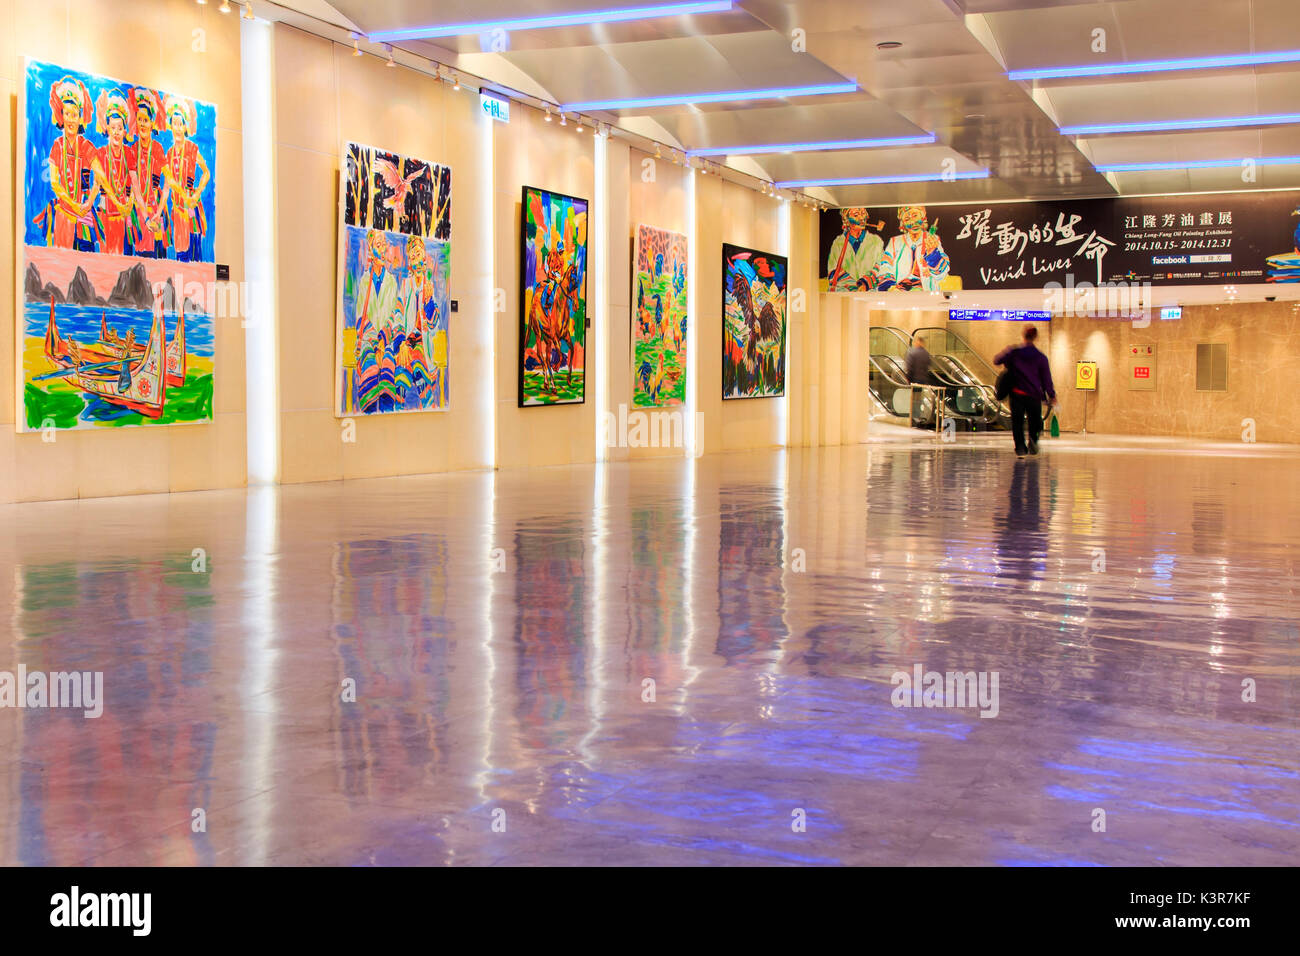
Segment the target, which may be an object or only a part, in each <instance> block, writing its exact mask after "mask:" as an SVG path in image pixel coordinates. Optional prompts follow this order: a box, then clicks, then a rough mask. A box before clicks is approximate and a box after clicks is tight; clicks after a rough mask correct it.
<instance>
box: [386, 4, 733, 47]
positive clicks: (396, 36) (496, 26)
mask: <svg viewBox="0 0 1300 956" xmlns="http://www.w3.org/2000/svg"><path fill="white" fill-rule="evenodd" d="M732 7H733V0H698V2H691V3H661V4H658V5H656V6H642V7H621V8H617V9H613V10H583V11H581V12H579V13H557V14H553V15H551V16H546V17H520V18H518V19H515V20H484V21H481V22H479V23H444V24H435V25H433V26H427V27H411V28H409V29H404V30H378V31H376V32H374V33H368V34H366V35H367V36H368V37H369V38H370V39H371V40H372V41H374V42H375V43H381V42H385V43H391V42H393V41H394V40H426V39H433V38H436V37H456V36H470V35H472V34H476V33H491V32H492V31H493V30H543V29H545V28H547V27H572V26H584V25H586V24H588V23H619V22H624V21H628V20H650V19H654V18H656V17H677V16H686V15H688V14H693V13H726V12H728V11H730V10H731V9H732Z"/></svg>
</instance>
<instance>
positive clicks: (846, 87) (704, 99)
mask: <svg viewBox="0 0 1300 956" xmlns="http://www.w3.org/2000/svg"><path fill="white" fill-rule="evenodd" d="M857 88H858V84H856V83H854V82H853V81H851V80H845V81H844V82H841V83H819V84H817V85H815V86H783V87H777V88H776V89H770V90H728V91H723V92H718V93H683V94H678V95H674V96H644V97H639V98H634V99H627V100H589V101H587V102H585V103H564V104H561V106H560V109H563V110H570V111H572V110H582V111H583V112H586V111H588V110H632V109H638V108H641V107H645V108H650V107H655V106H682V105H685V104H689V103H737V102H743V101H746V100H777V99H784V98H785V97H787V96H826V95H828V94H830V93H853V92H855V91H856V90H857Z"/></svg>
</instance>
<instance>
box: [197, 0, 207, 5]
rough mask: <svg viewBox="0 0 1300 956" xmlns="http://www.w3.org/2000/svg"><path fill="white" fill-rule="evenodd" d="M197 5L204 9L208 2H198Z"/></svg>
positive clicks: (202, 0) (203, 0)
mask: <svg viewBox="0 0 1300 956" xmlns="http://www.w3.org/2000/svg"><path fill="white" fill-rule="evenodd" d="M198 4H199V6H201V7H206V6H207V5H208V0H198Z"/></svg>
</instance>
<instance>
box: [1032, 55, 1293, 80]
mask: <svg viewBox="0 0 1300 956" xmlns="http://www.w3.org/2000/svg"><path fill="white" fill-rule="evenodd" d="M1296 62H1300V50H1277V51H1274V52H1272V53H1240V54H1234V55H1232V56H1201V57H1192V58H1190V59H1186V60H1142V61H1139V62H1136V63H1099V64H1095V65H1089V66H1060V67H1056V66H1049V67H1043V68H1041V69H1033V70H1009V71H1008V72H1007V79H1009V80H1057V79H1065V78H1070V77H1088V76H1118V75H1122V74H1125V73H1165V72H1169V71H1173V70H1215V69H1223V68H1225V67H1235V66H1262V65H1264V64H1268V63H1296Z"/></svg>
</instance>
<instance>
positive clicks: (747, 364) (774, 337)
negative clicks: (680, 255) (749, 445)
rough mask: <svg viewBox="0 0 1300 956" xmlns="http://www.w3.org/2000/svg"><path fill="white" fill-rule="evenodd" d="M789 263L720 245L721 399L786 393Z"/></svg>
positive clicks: (757, 252)
mask: <svg viewBox="0 0 1300 956" xmlns="http://www.w3.org/2000/svg"><path fill="white" fill-rule="evenodd" d="M787 281H788V276H787V260H786V257H785V256H778V255H775V254H773V253H770V252H759V251H758V250H756V249H746V248H745V247H744V246H733V245H730V244H728V243H723V246H722V397H723V398H724V399H731V398H779V397H780V396H782V395H784V394H785V352H786V285H787Z"/></svg>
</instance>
